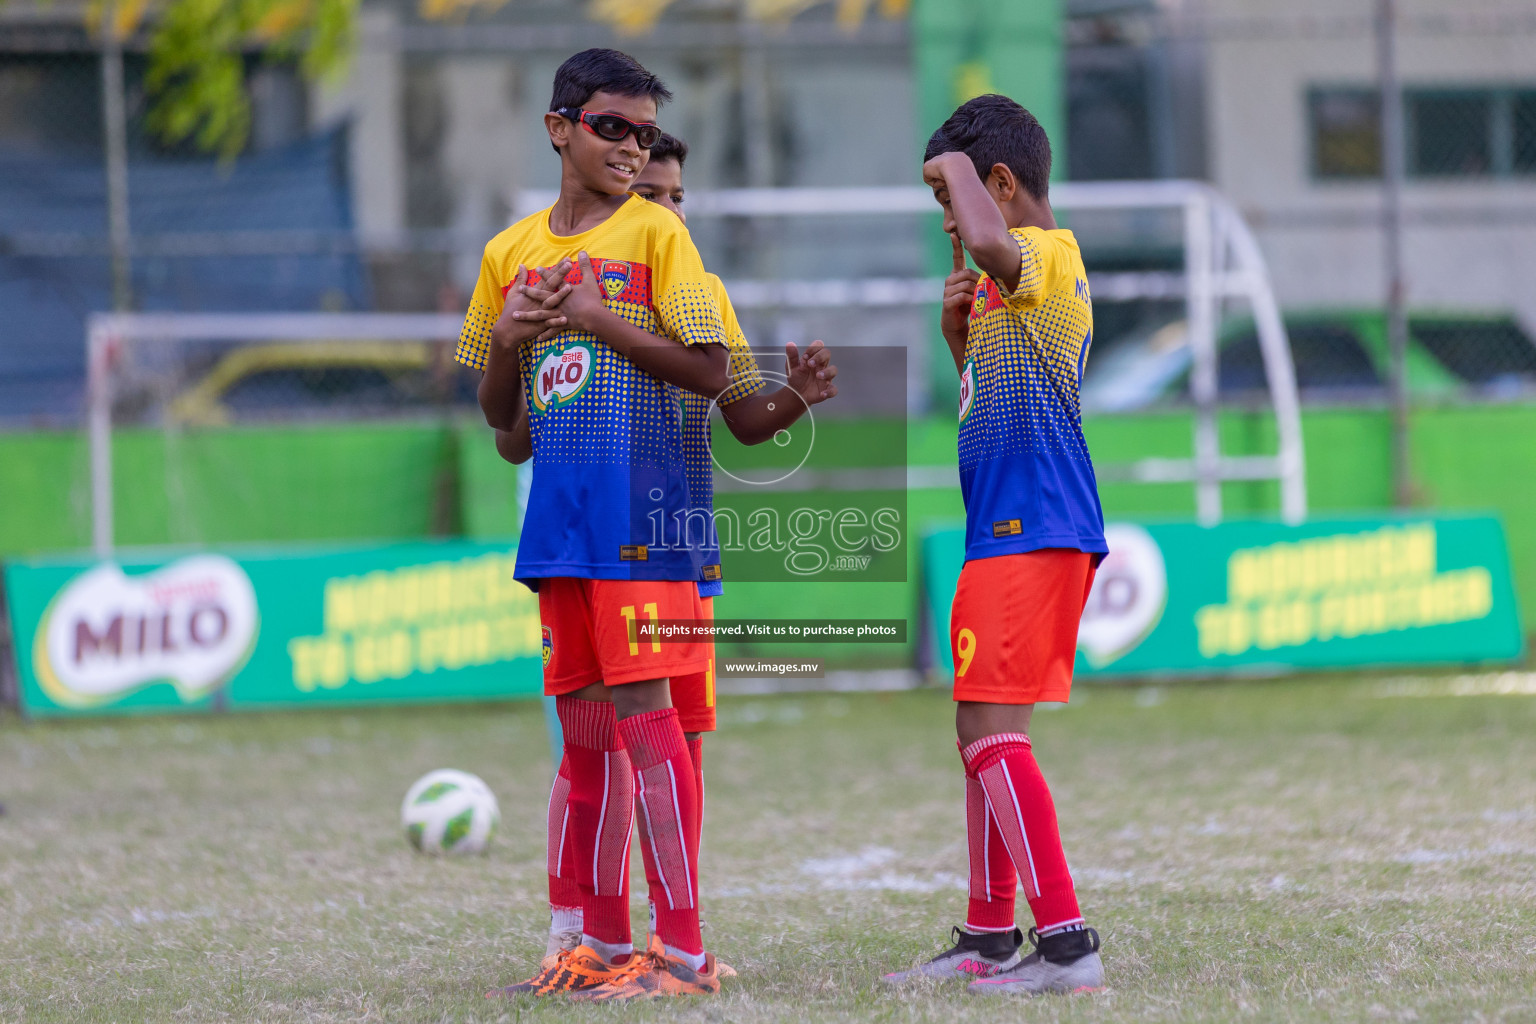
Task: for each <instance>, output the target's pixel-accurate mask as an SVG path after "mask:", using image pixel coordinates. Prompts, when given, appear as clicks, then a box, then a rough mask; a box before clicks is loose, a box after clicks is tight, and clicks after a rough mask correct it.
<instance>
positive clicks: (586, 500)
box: [456, 196, 726, 580]
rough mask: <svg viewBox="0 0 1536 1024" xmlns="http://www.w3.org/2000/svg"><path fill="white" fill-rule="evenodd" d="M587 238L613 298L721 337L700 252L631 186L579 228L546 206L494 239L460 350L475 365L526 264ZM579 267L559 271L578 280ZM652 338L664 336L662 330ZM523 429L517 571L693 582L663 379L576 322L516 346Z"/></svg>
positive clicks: (638, 316)
mask: <svg viewBox="0 0 1536 1024" xmlns="http://www.w3.org/2000/svg"><path fill="white" fill-rule="evenodd" d="M581 250H585V251H586V252H587V254H588V255H589V257H590V258H591V260H592V269H593V271H594V272H595V273H596V274H597V276H598V278H599V283H600V284H601V285H602V288H603V292H604V301H605V302H606V304H607V306H608V308H609V309H611V310H612V311H613V312H615V313H617V314H618V315H620V316H621V317H623V318H624V319H625V320H627V321H629V322H630V323H631V324H634V325H635V326H636V327H639V328H641V329H642V330H646V331H649V332H651V333H652V334H658V335H665V336H667V337H669V338H672V339H674V340H676V341H679V342H682V343H683V344H685V345H706V344H725V342H726V335H725V326H724V324H723V323H722V321H721V318H720V309H719V305H718V303H717V301H716V298H715V293H714V291H713V289H712V287H711V285H710V283H709V281H708V276H707V275H706V274H705V271H704V264H703V261H702V260H701V259H700V258H699V254H698V250H697V249H695V248H694V245H693V241H692V240H691V239H690V238H689V236H688V231H687V229H686V228H685V227H683V224H682V222H681V221H679V220H678V219H677V217H675V216H673V215H672V214H671V213H670V212H668V211H666V210H664V209H662V208H661V207H659V206H656V205H655V204H654V203H648V202H646V201H645V200H644V199H641V198H640V197H638V196H631V197H630V198H629V200H628V201H627V202H625V203H624V205H623V206H621V207H620V208H619V209H618V210H617V211H616V212H615V213H614V214H613V215H612V216H611V217H609V218H608V219H607V220H606V221H604V222H603V223H602V224H599V225H598V226H597V227H595V228H592V229H590V230H588V231H585V232H582V233H581V234H579V235H556V234H554V233H553V232H551V231H550V230H549V211H548V210H542V211H540V212H538V213H535V214H532V215H530V216H528V217H525V218H523V219H522V220H520V221H518V222H517V223H516V224H514V225H512V226H511V227H510V228H508V229H507V230H506V231H503V232H502V233H501V234H499V235H497V236H496V237H495V238H493V239H491V241H490V242H489V243H487V245H486V247H485V255H484V258H483V260H482V261H481V265H480V279H479V281H478V282H477V283H476V285H475V292H474V296H473V297H472V298H471V300H470V305H469V313H468V315H467V316H466V317H465V320H464V329H463V332H462V333H461V334H460V336H459V346H458V351H457V353H456V357H457V359H458V361H459V362H461V363H464V364H465V365H467V366H473V367H476V368H478V369H481V370H484V369H485V366H486V361H487V358H488V356H489V353H490V344H491V327H492V326H493V325H494V324H495V323H496V320H497V318H498V317H500V316H501V311H502V308H503V306H504V305H505V299H506V294H507V292H508V291H509V290H510V289H511V285H512V281H513V279H514V278H515V277H516V276H517V268H518V265H519V264H522V265H524V266H526V267H528V268H530V270H531V269H532V268H534V267H540V266H553V265H554V264H556V263H558V262H559V261H560V260H561V259H562V258H565V257H569V258H570V259H571V260H572V261H573V262H574V260H575V257H576V253H577V252H578V251H581ZM580 273H581V271H580V268H579V267H577V268H576V269H574V270H573V271H572V274H571V276H570V277H568V280H570V281H571V282H572V283H575V282H577V281H579V280H580ZM658 343H660V342H658ZM518 355H519V362H520V364H521V367H522V374H523V387H524V393H525V396H526V398H527V400H528V413H529V429H530V433H531V434H532V440H533V463H534V473H533V483H532V487H531V489H530V491H529V495H528V511H527V515H526V517H525V519H524V522H523V532H522V537H521V539H520V541H519V543H518V551H517V576H518V578H519V579H522V580H538V579H543V578H547V577H553V576H571V577H576V578H580V579H623V580H629V579H634V580H641V579H647V580H697V579H699V578H701V575H702V566H703V557H704V556H703V549H702V548H701V547H698V546H693V545H689V544H686V543H682V540H683V538H682V537H680V536H679V535H678V532H677V529H676V524H677V523H679V522H681V521H682V518H683V517H684V516H686V514H687V512H688V510H689V509H690V508H691V504H690V498H689V493H688V471H687V466H686V464H685V459H684V450H683V431H682V417H681V416H680V415H679V405H678V402H677V399H676V397H675V394H674V390H675V389H673V388H671V387H670V386H669V385H667V384H664V383H662V382H661V381H658V380H657V379H656V378H654V377H652V376H650V375H649V374H647V373H645V372H644V371H642V370H640V369H639V368H638V367H636V366H635V365H634V364H633V363H631V362H630V361H629V360H628V359H625V358H624V357H623V356H620V355H619V354H618V353H617V352H615V351H614V350H613V349H611V348H609V347H608V346H607V345H605V344H603V343H602V342H601V341H599V340H598V338H597V337H596V336H595V335H592V334H588V333H583V332H581V331H577V330H575V329H574V328H572V329H569V330H566V331H563V332H562V333H560V334H558V335H556V336H555V337H553V338H551V339H549V340H547V341H543V342H527V343H525V344H524V345H523V346H522V348H521V349H520V350H519V353H518Z"/></svg>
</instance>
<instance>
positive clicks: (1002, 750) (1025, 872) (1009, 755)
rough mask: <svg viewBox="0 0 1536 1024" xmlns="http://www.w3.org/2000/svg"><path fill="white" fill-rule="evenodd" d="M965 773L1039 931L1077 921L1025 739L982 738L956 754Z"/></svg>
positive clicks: (1052, 816)
mask: <svg viewBox="0 0 1536 1024" xmlns="http://www.w3.org/2000/svg"><path fill="white" fill-rule="evenodd" d="M960 756H961V758H962V759H963V760H964V761H965V767H966V771H967V773H968V774H971V775H974V776H975V777H976V779H977V780H978V781H979V782H980V783H981V787H982V796H983V798H984V799H985V801H986V806H987V810H988V811H989V812H990V817H991V818H992V819H993V821H995V822H996V824H997V829H998V832H999V833H1000V834H1001V837H1002V840H1003V843H1004V845H1006V846H1007V848H1008V854H1009V856H1010V857H1011V858H1012V860H1013V865H1014V868H1015V869H1016V870H1017V871H1018V876H1019V881H1020V882H1022V883H1023V885H1024V898H1025V899H1027V900H1028V901H1029V909H1030V911H1031V912H1032V913H1033V914H1034V917H1035V927H1036V928H1037V929H1038V930H1039V931H1041V932H1044V931H1047V930H1049V929H1052V928H1057V927H1060V926H1061V925H1066V924H1080V923H1081V922H1082V920H1083V915H1082V912H1081V911H1080V910H1078V907H1077V893H1076V891H1075V890H1074V889H1073V886H1072V875H1071V873H1070V872H1069V871H1068V870H1067V855H1066V854H1065V853H1064V852H1063V851H1062V848H1061V833H1060V832H1059V831H1058V830H1057V827H1056V805H1055V803H1054V802H1053V801H1052V800H1051V791H1050V788H1049V787H1048V786H1046V784H1045V776H1043V775H1041V774H1040V766H1039V765H1037V764H1036V763H1035V755H1034V752H1033V751H1032V750H1031V749H1030V745H1029V737H1028V736H1025V735H1024V734H1023V733H1016V732H1003V733H998V734H996V735H994V736H984V737H982V738H981V739H979V740H977V741H976V742H975V743H972V744H971V745H970V746H968V747H966V748H965V749H964V750H962V751H961V752H960Z"/></svg>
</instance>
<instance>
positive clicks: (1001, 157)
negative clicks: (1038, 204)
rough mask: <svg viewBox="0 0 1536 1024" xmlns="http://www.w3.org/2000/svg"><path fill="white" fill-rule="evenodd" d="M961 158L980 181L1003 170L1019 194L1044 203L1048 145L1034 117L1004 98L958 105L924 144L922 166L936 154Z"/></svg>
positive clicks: (993, 96)
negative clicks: (1015, 180)
mask: <svg viewBox="0 0 1536 1024" xmlns="http://www.w3.org/2000/svg"><path fill="white" fill-rule="evenodd" d="M955 152H960V153H964V154H965V155H966V156H968V157H970V158H971V163H972V164H973V165H974V166H975V168H976V174H977V176H978V177H980V178H981V179H982V180H983V181H985V180H986V178H987V175H989V174H991V173H992V168H993V166H994V165H996V164H1006V165H1007V166H1008V169H1009V170H1011V171H1012V172H1013V173H1014V176H1015V177H1017V178H1018V179H1019V184H1020V185H1022V186H1023V187H1024V191H1026V192H1028V193H1029V194H1030V195H1032V196H1034V197H1035V198H1036V199H1038V200H1041V201H1044V200H1045V198H1046V196H1047V195H1048V194H1049V191H1050V183H1051V140H1050V139H1048V138H1046V135H1045V129H1044V128H1042V127H1040V122H1039V121H1038V120H1036V119H1035V115H1034V114H1031V113H1030V112H1029V111H1027V110H1025V109H1024V108H1023V107H1021V106H1019V105H1018V104H1017V103H1015V102H1014V101H1013V100H1011V99H1009V98H1008V97H1007V96H999V95H998V94H997V93H995V92H994V93H988V94H987V95H985V96H977V97H976V98H975V99H973V100H966V101H965V102H964V103H962V104H960V106H959V108H957V109H956V110H955V112H954V113H953V114H950V115H949V120H948V121H945V122H944V123H943V124H941V125H939V130H938V131H936V132H934V133H933V136H932V137H931V138H930V139H929V140H928V148H927V149H926V150H925V151H924V152H923V161H924V162H925V163H926V162H927V161H929V160H932V159H933V158H934V157H936V156H938V155H939V154H940V153H955Z"/></svg>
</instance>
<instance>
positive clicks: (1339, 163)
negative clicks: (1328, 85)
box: [1308, 89, 1381, 178]
mask: <svg viewBox="0 0 1536 1024" xmlns="http://www.w3.org/2000/svg"><path fill="white" fill-rule="evenodd" d="M1308 106H1309V108H1310V110H1309V113H1310V114H1311V118H1312V173H1313V175H1315V176H1316V177H1319V178H1374V177H1376V176H1377V175H1379V174H1381V108H1380V106H1379V105H1378V103H1377V99H1376V93H1375V92H1374V91H1373V90H1370V89H1314V90H1312V93H1311V95H1310V96H1309V97H1308Z"/></svg>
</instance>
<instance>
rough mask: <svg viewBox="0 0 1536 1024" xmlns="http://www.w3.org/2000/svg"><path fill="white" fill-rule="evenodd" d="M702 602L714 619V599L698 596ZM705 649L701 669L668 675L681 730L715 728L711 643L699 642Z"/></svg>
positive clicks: (709, 617)
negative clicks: (706, 654) (706, 655)
mask: <svg viewBox="0 0 1536 1024" xmlns="http://www.w3.org/2000/svg"><path fill="white" fill-rule="evenodd" d="M700 600H701V601H702V602H703V604H704V618H706V619H708V620H710V621H711V622H713V621H714V619H715V599H714V598H712V597H705V598H701V599H700ZM699 646H701V647H705V648H707V649H708V651H709V666H708V667H707V668H705V669H704V671H703V672H690V673H688V674H687V675H685V676H673V677H672V706H673V707H675V708H677V721H678V723H679V724H680V725H682V727H683V732H714V731H715V645H714V643H713V642H710V643H707V644H700V645H699Z"/></svg>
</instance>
